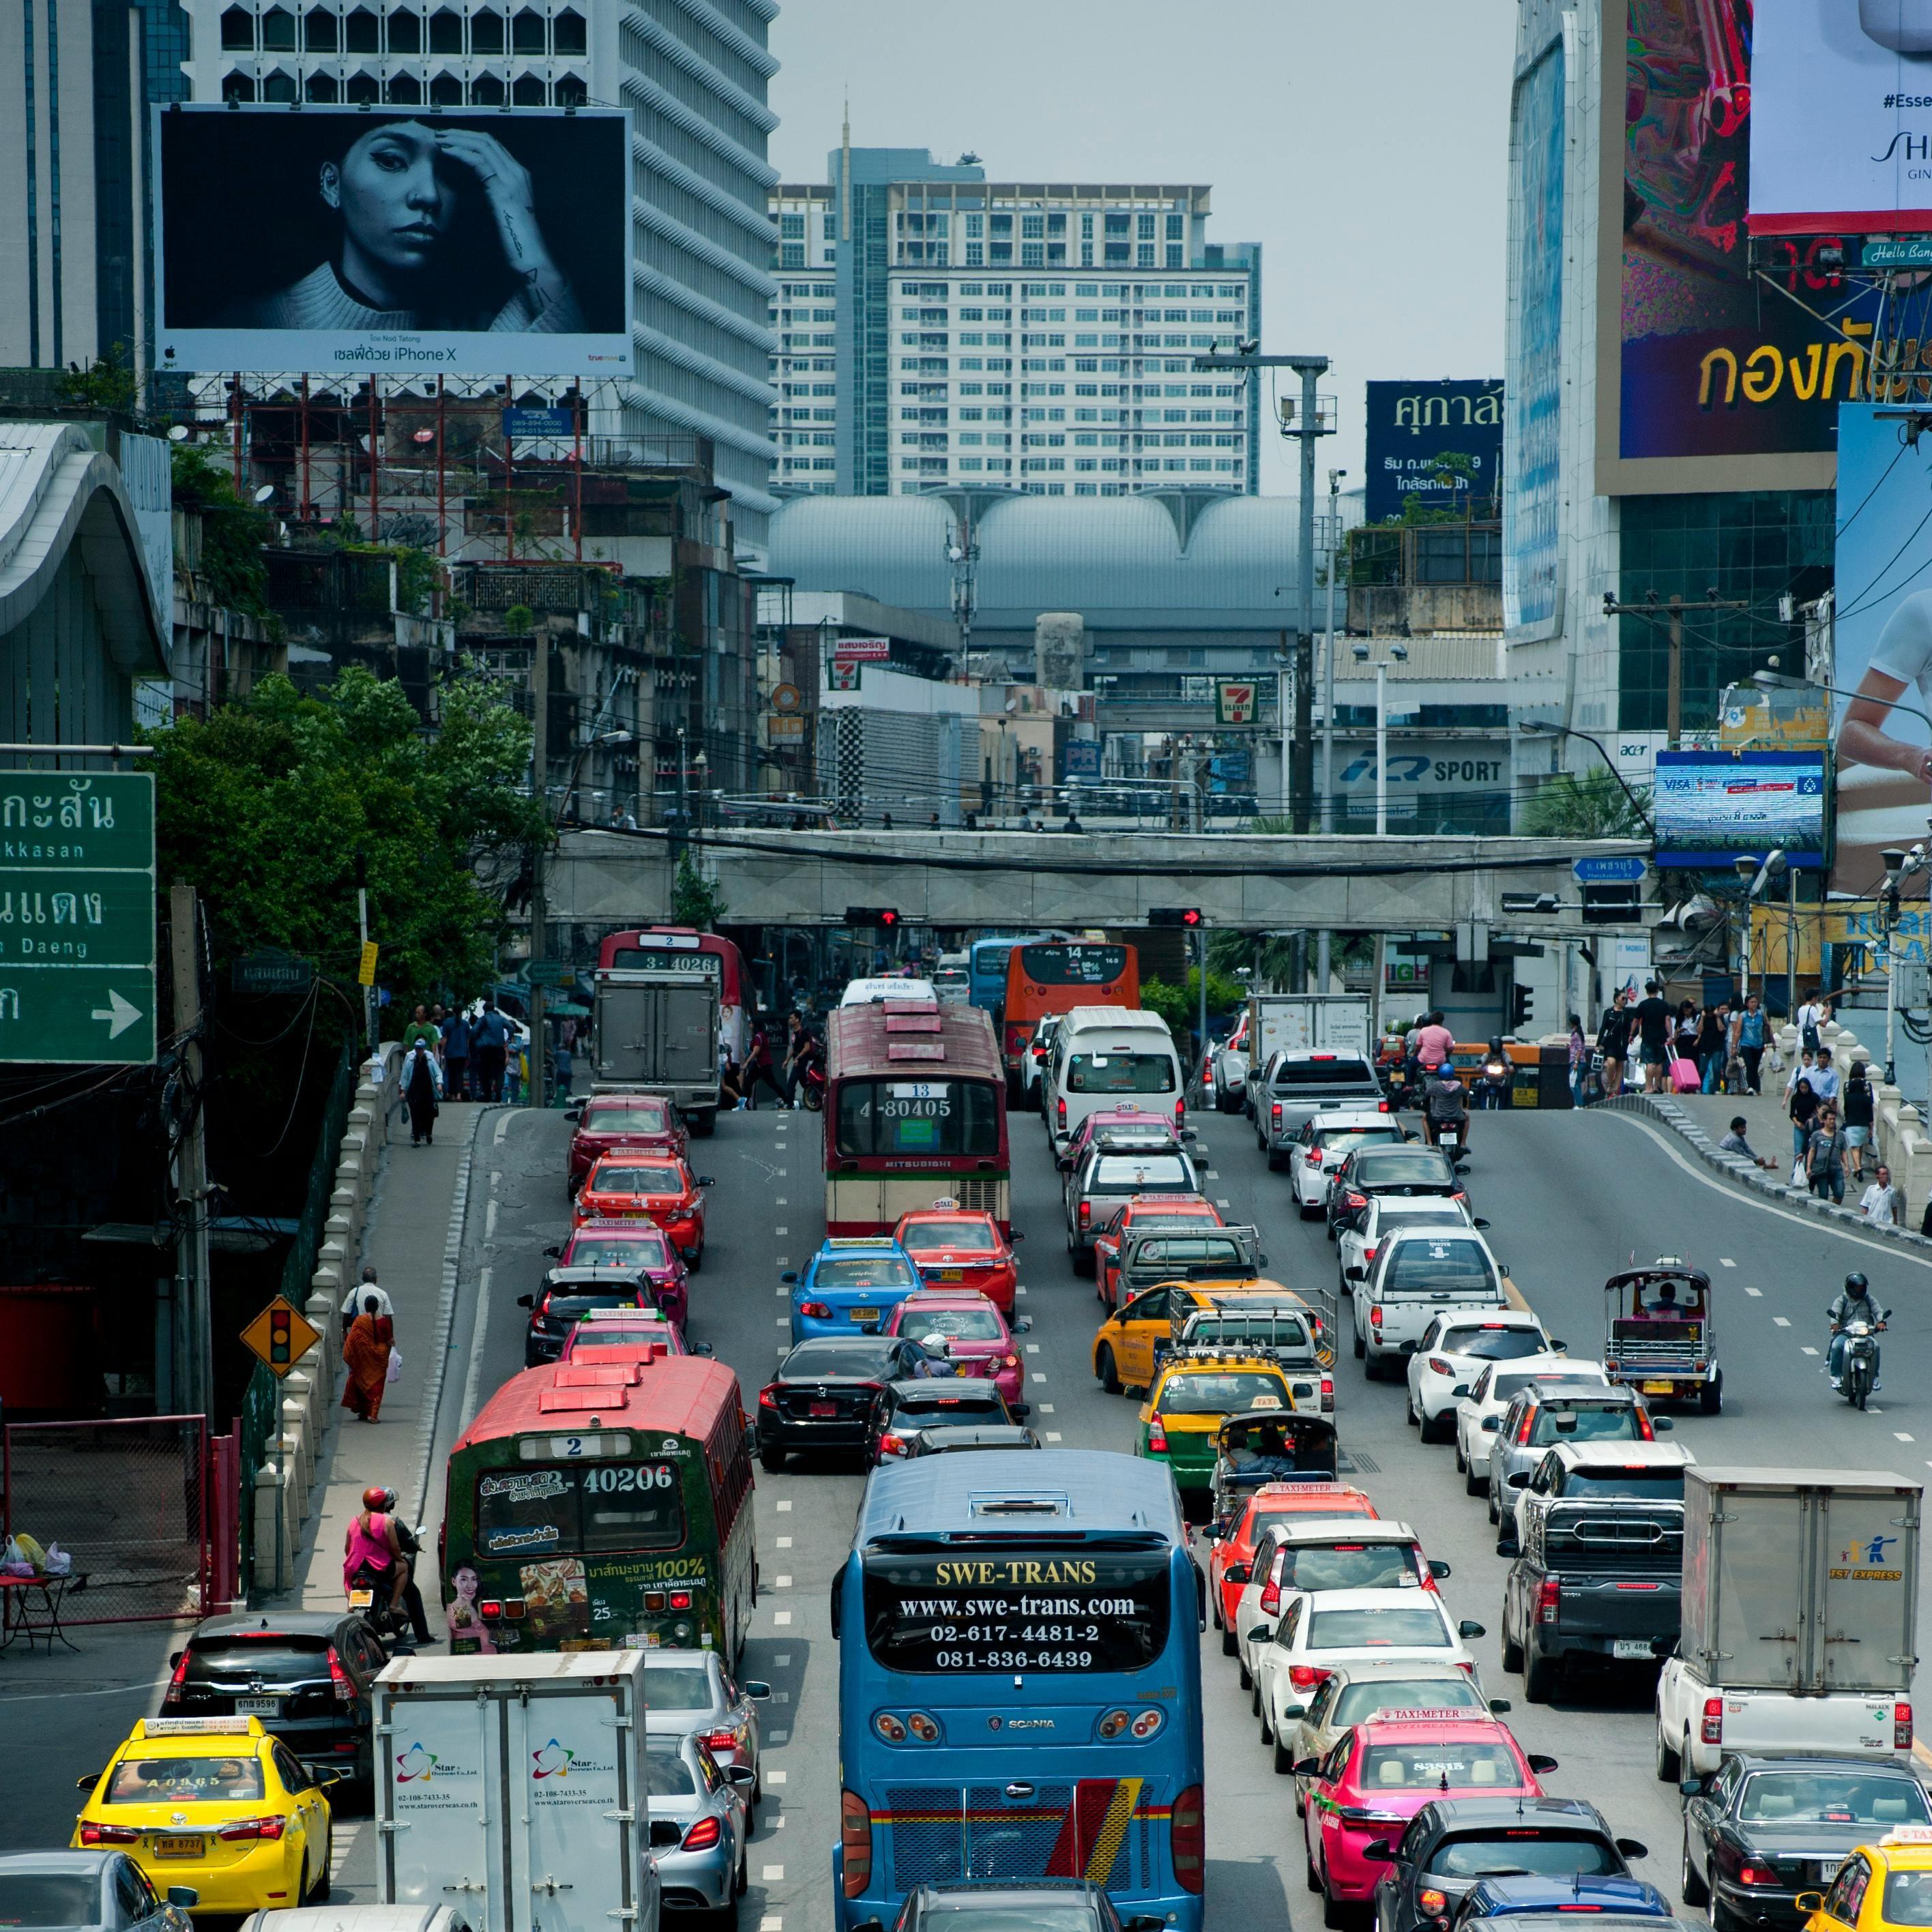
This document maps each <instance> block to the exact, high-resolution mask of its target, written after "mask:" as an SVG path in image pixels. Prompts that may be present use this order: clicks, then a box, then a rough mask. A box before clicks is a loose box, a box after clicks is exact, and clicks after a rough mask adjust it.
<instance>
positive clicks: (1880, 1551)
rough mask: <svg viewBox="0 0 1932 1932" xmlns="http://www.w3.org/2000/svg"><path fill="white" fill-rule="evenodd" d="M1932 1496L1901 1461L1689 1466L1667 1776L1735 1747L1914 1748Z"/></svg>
mask: <svg viewBox="0 0 1932 1932" xmlns="http://www.w3.org/2000/svg"><path fill="white" fill-rule="evenodd" d="M1923 1496H1924V1487H1923V1485H1921V1484H1918V1483H1916V1482H1913V1481H1909V1480H1907V1479H1906V1478H1905V1477H1903V1476H1900V1475H1894V1474H1893V1473H1892V1472H1891V1471H1889V1470H1886V1469H1726V1468H1722V1467H1718V1466H1709V1465H1705V1466H1699V1467H1697V1468H1694V1469H1686V1470H1685V1472H1684V1620H1683V1635H1682V1638H1681V1640H1679V1644H1678V1647H1677V1651H1676V1655H1674V1656H1673V1657H1672V1658H1670V1661H1668V1662H1667V1664H1665V1665H1664V1670H1663V1673H1662V1674H1661V1676H1659V1678H1658V1683H1657V1775H1658V1777H1660V1778H1666V1779H1674V1778H1678V1777H1680V1776H1682V1777H1686V1778H1688V1777H1691V1776H1693V1775H1703V1774H1704V1773H1706V1772H1712V1771H1715V1770H1716V1769H1717V1768H1718V1760H1719V1759H1720V1758H1721V1757H1722V1756H1723V1755H1724V1753H1725V1752H1726V1751H1761V1752H1768V1753H1774V1754H1775V1753H1778V1752H1784V1751H1831V1752H1835V1753H1838V1754H1841V1755H1850V1756H1856V1757H1897V1758H1898V1759H1900V1760H1905V1759H1907V1758H1909V1757H1910V1755H1911V1752H1912V1702H1911V1699H1912V1671H1913V1669H1914V1667H1915V1665H1916V1664H1917V1663H1918V1655H1917V1652H1916V1650H1915V1645H1914V1640H1913V1632H1914V1631H1915V1628H1916V1626H1917V1618H1918V1523H1919V1510H1920V1504H1921V1499H1922V1498H1923Z"/></svg>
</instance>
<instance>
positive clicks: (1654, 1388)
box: [1639, 1382, 1677, 1395]
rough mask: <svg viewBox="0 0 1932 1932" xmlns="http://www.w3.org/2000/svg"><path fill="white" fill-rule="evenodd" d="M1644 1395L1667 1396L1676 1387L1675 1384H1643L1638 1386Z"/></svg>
mask: <svg viewBox="0 0 1932 1932" xmlns="http://www.w3.org/2000/svg"><path fill="white" fill-rule="evenodd" d="M1639 1386H1640V1387H1641V1388H1642V1389H1643V1392H1644V1394H1646V1395H1668V1394H1670V1391H1672V1390H1673V1388H1676V1386H1677V1385H1676V1383H1675V1382H1644V1383H1642V1384H1640V1385H1639Z"/></svg>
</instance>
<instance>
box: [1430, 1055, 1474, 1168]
mask: <svg viewBox="0 0 1932 1932" xmlns="http://www.w3.org/2000/svg"><path fill="white" fill-rule="evenodd" d="M1422 1125H1423V1129H1424V1132H1425V1133H1427V1136H1428V1137H1429V1145H1430V1146H1431V1147H1437V1146H1439V1145H1441V1144H1442V1130H1443V1129H1444V1128H1445V1127H1455V1128H1457V1129H1458V1130H1460V1133H1461V1134H1462V1136H1463V1146H1464V1147H1465V1148H1466V1147H1468V1145H1469V1089H1468V1088H1466V1087H1465V1086H1464V1085H1463V1076H1461V1075H1460V1073H1457V1070H1456V1063H1455V1062H1454V1061H1453V1060H1449V1061H1444V1062H1443V1064H1442V1068H1441V1070H1439V1072H1438V1073H1436V1074H1435V1075H1434V1076H1433V1077H1432V1078H1431V1079H1430V1082H1429V1084H1428V1085H1427V1087H1425V1088H1424V1089H1423V1094H1422Z"/></svg>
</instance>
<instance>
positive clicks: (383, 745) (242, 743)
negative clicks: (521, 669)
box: [150, 666, 549, 995]
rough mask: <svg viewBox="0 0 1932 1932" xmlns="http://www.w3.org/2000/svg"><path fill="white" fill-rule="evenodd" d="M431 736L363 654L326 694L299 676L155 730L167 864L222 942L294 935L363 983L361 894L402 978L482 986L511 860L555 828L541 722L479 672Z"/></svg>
mask: <svg viewBox="0 0 1932 1932" xmlns="http://www.w3.org/2000/svg"><path fill="white" fill-rule="evenodd" d="M442 711H443V729H442V731H441V733H440V735H438V736H437V737H435V738H434V739H426V738H425V736H424V735H423V733H422V728H421V724H420V721H419V719H418V718H417V716H416V712H415V710H414V709H413V707H412V706H411V705H410V701H409V700H408V698H407V697H406V696H405V695H404V691H403V688H402V686H401V685H400V684H398V683H397V682H394V681H383V680H379V679H377V678H376V677H374V676H372V675H371V673H369V672H368V671H367V670H364V669H362V667H359V666H356V667H350V669H348V670H344V672H343V673H341V676H339V677H338V679H336V681H335V683H334V684H333V685H331V686H330V687H329V688H328V689H327V690H326V691H324V692H323V694H321V696H320V697H303V696H302V694H300V693H299V691H297V690H296V688H295V686H294V685H293V684H292V683H290V682H289V680H288V679H286V678H283V677H271V678H268V679H264V680H263V682H261V683H260V685H257V687H256V688H255V690H254V692H253V694H251V697H249V699H248V701H247V702H246V703H243V704H239V705H227V706H223V707H222V708H221V709H219V710H217V712H214V715H212V716H211V717H210V718H208V719H207V720H205V721H202V720H200V719H197V718H183V719H181V720H180V721H178V722H176V723H175V724H170V725H168V726H166V727H163V728H162V729H161V730H158V731H156V732H154V733H151V734H150V742H152V743H153V744H154V745H155V746H156V748H157V751H156V755H155V757H154V766H153V768H154V773H155V780H156V814H157V823H156V828H155V842H156V847H157V853H156V856H157V859H158V862H159V864H160V876H161V877H162V879H163V880H170V879H186V880H189V881H190V883H193V886H195V888H196V890H197V891H198V892H199V893H200V894H201V895H202V899H203V900H204V901H205V904H206V905H207V907H208V914H209V919H210V923H211V926H212V928H213V929H214V932H215V933H216V935H217V955H218V956H220V957H222V958H226V957H229V956H233V955H234V954H236V953H248V952H251V951H254V950H256V949H257V948H259V947H282V948H284V949H285V950H287V951H289V952H290V953H299V954H302V955H303V956H305V957H307V958H309V959H314V960H315V961H316V962H317V964H318V965H319V966H320V968H321V969H322V971H323V972H324V973H326V974H329V975H330V976H331V977H333V978H335V980H338V982H341V983H353V980H354V977H355V973H354V968H355V962H356V950H357V944H358V941H357V935H356V888H357V886H358V885H359V883H363V884H366V885H367V886H368V892H369V931H370V935H371V938H374V940H375V941H377V944H379V945H380V947H381V948H382V959H381V964H380V968H379V969H378V970H379V972H380V977H381V980H382V982H383V984H384V985H386V986H393V987H396V988H398V989H402V990H403V991H404V992H405V994H406V995H407V994H411V993H416V992H433V991H434V990H435V989H448V990H449V991H452V992H458V993H468V992H474V991H475V990H476V989H478V988H480V987H481V986H483V985H484V984H485V983H487V980H488V979H489V977H490V974H491V973H492V971H493V968H494V964H495V957H496V947H497V944H498V942H499V939H500V938H501V936H502V928H503V925H504V911H503V906H502V890H501V888H500V886H497V887H496V889H491V888H490V886H486V885H485V883H484V882H483V881H482V880H480V879H479V878H478V876H477V874H478V870H479V868H483V869H486V870H487V871H490V873H492V874H501V873H502V872H503V871H505V870H506V869H507V868H508V867H510V866H512V865H520V864H521V862H522V859H523V855H524V853H526V851H527V850H528V849H529V847H530V846H531V845H532V844H534V843H535V842H536V841H538V840H539V839H541V838H547V836H548V835H549V828H548V826H547V825H546V824H545V823H544V820H543V819H542V817H541V814H540V813H539V812H538V808H537V807H536V806H535V804H534V802H532V800H531V799H529V798H528V797H527V796H525V794H524V793H523V790H522V789H521V787H522V786H523V781H524V777H525V774H526V769H527V767H528V765H529V753H530V733H529V726H528V724H526V723H525V722H524V721H523V720H522V719H521V718H519V717H518V716H517V715H516V713H515V712H514V711H512V710H511V709H509V708H508V706H505V705H503V704H502V703H500V702H499V701H498V700H496V699H495V698H494V697H492V696H491V695H490V693H489V691H488V690H487V688H486V687H485V686H484V685H481V683H466V682H463V683H455V684H452V685H446V686H445V687H444V688H443V692H442Z"/></svg>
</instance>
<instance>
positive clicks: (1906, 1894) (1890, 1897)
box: [1880, 1871, 1932, 1925]
mask: <svg viewBox="0 0 1932 1932" xmlns="http://www.w3.org/2000/svg"><path fill="white" fill-rule="evenodd" d="M1880 1922H1881V1923H1882V1924H1886V1925H1932V1871H1897V1872H1888V1873H1886V1874H1885V1910H1884V1911H1883V1912H1882V1914H1880Z"/></svg>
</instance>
